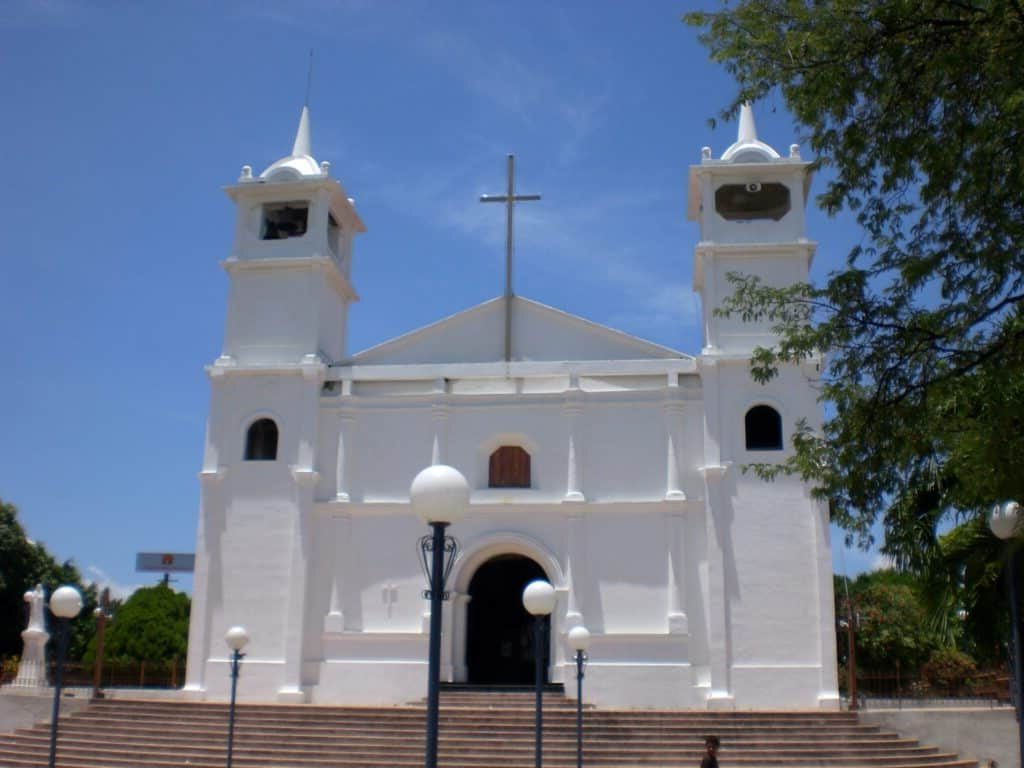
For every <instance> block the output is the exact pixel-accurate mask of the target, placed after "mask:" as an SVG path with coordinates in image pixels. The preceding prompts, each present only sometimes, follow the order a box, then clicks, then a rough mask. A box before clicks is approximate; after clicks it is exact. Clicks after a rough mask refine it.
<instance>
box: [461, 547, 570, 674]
mask: <svg viewBox="0 0 1024 768" xmlns="http://www.w3.org/2000/svg"><path fill="white" fill-rule="evenodd" d="M534 579H547V576H546V575H545V573H544V570H543V569H542V568H541V567H540V566H539V565H538V564H537V563H536V562H534V561H533V560H531V559H530V558H528V557H523V556H522V555H498V556H497V557H494V558H491V559H490V560H488V561H487V562H486V563H484V564H483V565H481V566H480V567H479V568H478V569H477V570H476V573H474V574H473V579H472V580H471V581H470V582H469V596H470V598H471V599H470V601H469V606H468V607H467V612H466V613H467V615H466V666H467V668H468V676H467V679H468V681H469V682H470V683H482V684H492V685H493V684H505V685H509V684H522V685H526V684H530V683H533V676H534V662H533V632H532V627H533V617H532V616H531V615H530V614H529V613H527V612H526V609H525V608H524V607H523V589H524V588H525V587H526V585H527V584H529V583H530V582H531V581H533V580H534ZM550 621H551V618H550V617H546V618H545V623H546V625H547V626H546V627H545V628H546V629H547V628H549V627H550ZM546 636H550V632H548V633H546ZM547 666H548V665H547V664H545V665H544V676H545V682H547Z"/></svg>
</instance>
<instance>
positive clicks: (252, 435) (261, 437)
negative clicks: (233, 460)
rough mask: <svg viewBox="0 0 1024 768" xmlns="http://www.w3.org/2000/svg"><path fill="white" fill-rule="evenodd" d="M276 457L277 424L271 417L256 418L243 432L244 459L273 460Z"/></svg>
mask: <svg viewBox="0 0 1024 768" xmlns="http://www.w3.org/2000/svg"><path fill="white" fill-rule="evenodd" d="M276 458H277V424H275V423H274V420H273V419H257V420H256V421H254V422H253V423H252V424H250V425H249V431H248V432H246V433H245V460H246V461H274V460H275V459H276Z"/></svg>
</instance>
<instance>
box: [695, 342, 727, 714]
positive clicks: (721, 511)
mask: <svg viewBox="0 0 1024 768" xmlns="http://www.w3.org/2000/svg"><path fill="white" fill-rule="evenodd" d="M698 365H699V370H700V374H701V390H702V393H703V397H704V466H703V467H702V468H701V470H702V472H703V474H704V499H705V502H704V503H705V518H704V523H705V527H704V530H705V546H706V556H707V592H708V595H707V599H708V605H707V610H706V616H707V623H708V635H707V638H708V657H709V673H710V677H711V681H710V682H711V692H710V694H709V695H708V702H707V704H708V708H709V709H732V708H733V707H734V705H735V700H734V698H733V695H732V679H731V664H732V661H731V659H730V656H729V649H730V647H731V638H730V637H729V624H728V620H727V615H728V609H729V606H728V604H727V601H728V597H727V595H726V592H725V568H726V563H725V549H724V544H725V542H726V541H727V539H728V537H729V536H730V532H729V531H728V529H727V528H725V525H726V522H727V520H728V519H729V517H730V515H729V510H728V507H729V499H728V494H727V493H726V491H725V484H726V470H727V467H726V465H725V464H724V463H723V462H722V454H721V448H720V446H721V441H720V436H721V430H722V418H721V413H720V409H721V400H720V398H719V388H720V385H721V371H720V370H719V367H718V365H717V361H716V360H715V359H714V358H708V357H706V356H701V357H700V358H698Z"/></svg>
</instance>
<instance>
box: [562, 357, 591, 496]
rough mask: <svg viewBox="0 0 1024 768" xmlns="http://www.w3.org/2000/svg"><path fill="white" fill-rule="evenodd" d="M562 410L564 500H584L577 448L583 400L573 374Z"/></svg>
mask: <svg viewBox="0 0 1024 768" xmlns="http://www.w3.org/2000/svg"><path fill="white" fill-rule="evenodd" d="M563 412H564V413H565V424H566V432H567V449H568V455H567V472H566V482H565V501H570V502H578V501H585V500H586V497H585V496H584V495H583V472H582V468H581V466H580V465H581V460H580V457H579V451H578V448H577V445H578V442H577V430H578V429H579V420H580V414H582V413H583V400H582V394H581V391H580V388H579V382H578V381H577V380H576V377H575V376H571V377H570V382H569V390H568V391H567V392H566V395H565V405H564V406H563Z"/></svg>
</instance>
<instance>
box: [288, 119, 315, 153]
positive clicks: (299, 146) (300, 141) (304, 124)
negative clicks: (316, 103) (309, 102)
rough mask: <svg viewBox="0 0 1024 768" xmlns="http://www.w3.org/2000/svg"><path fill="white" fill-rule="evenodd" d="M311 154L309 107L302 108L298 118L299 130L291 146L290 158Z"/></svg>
mask: <svg viewBox="0 0 1024 768" xmlns="http://www.w3.org/2000/svg"><path fill="white" fill-rule="evenodd" d="M312 154H313V148H312V141H311V140H310V137H309V107H308V106H307V107H303V108H302V116H301V117H300V118H299V130H297V131H296V132H295V143H294V144H293V145H292V157H300V156H301V155H310V156H312Z"/></svg>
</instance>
